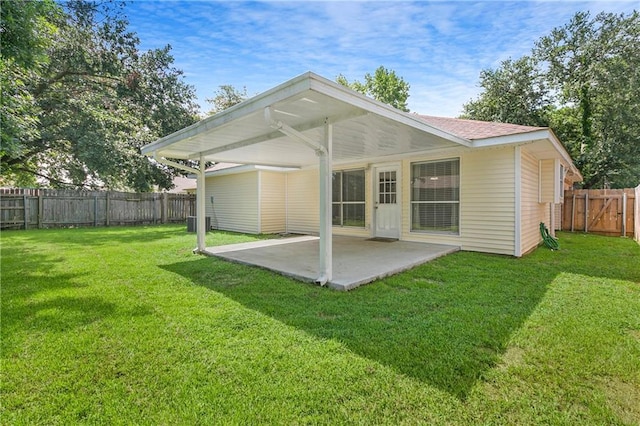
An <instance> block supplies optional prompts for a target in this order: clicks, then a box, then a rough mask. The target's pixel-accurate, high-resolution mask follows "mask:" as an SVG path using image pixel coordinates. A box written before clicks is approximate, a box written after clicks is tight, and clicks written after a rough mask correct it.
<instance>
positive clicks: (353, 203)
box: [332, 170, 365, 228]
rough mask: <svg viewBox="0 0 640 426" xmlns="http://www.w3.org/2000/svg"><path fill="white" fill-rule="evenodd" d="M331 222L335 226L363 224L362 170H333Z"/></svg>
mask: <svg viewBox="0 0 640 426" xmlns="http://www.w3.org/2000/svg"><path fill="white" fill-rule="evenodd" d="M332 177H333V187H332V190H333V205H332V210H333V211H332V222H333V224H334V225H336V226H355V227H359V228H364V226H365V218H364V213H365V181H364V170H345V171H339V172H333V176H332Z"/></svg>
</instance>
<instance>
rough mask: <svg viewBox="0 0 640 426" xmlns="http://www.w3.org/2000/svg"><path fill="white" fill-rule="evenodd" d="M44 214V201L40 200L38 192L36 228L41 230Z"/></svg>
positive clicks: (40, 195) (40, 194)
mask: <svg viewBox="0 0 640 426" xmlns="http://www.w3.org/2000/svg"><path fill="white" fill-rule="evenodd" d="M43 214H44V200H43V199H42V193H40V192H38V228H39V229H42V227H43V224H42V216H43Z"/></svg>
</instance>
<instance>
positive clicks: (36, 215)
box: [0, 188, 196, 229]
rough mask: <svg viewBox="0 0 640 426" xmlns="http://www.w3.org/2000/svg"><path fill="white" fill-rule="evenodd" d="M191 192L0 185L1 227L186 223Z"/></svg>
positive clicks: (190, 209) (191, 210) (191, 205)
mask: <svg viewBox="0 0 640 426" xmlns="http://www.w3.org/2000/svg"><path fill="white" fill-rule="evenodd" d="M195 211H196V200H195V196H194V195H191V194H169V193H128V192H115V191H109V192H102V191H71V190H43V189H20V188H0V228H2V229H29V228H55V227H68V226H110V225H142V224H156V223H173V222H178V223H179V222H182V223H184V222H185V221H186V219H187V216H193V215H195Z"/></svg>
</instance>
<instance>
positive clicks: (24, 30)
mask: <svg viewBox="0 0 640 426" xmlns="http://www.w3.org/2000/svg"><path fill="white" fill-rule="evenodd" d="M60 13H61V9H60V7H58V6H57V5H56V4H55V3H53V2H52V1H48V0H47V1H41V2H30V1H7V2H4V3H3V4H2V7H0V34H1V37H0V90H1V97H0V111H1V114H0V133H1V144H0V156H1V157H2V158H5V157H7V156H10V157H19V156H20V155H21V154H22V149H23V146H22V145H21V143H20V139H19V136H22V137H23V138H37V137H39V129H38V117H37V105H36V102H35V99H34V98H33V96H32V95H31V93H30V91H29V87H28V85H27V82H28V81H29V80H31V79H33V78H34V77H35V76H36V75H37V73H38V72H39V71H40V70H41V69H42V68H43V67H44V66H45V65H46V63H47V59H48V57H47V48H48V47H49V46H50V44H51V43H50V40H52V39H53V36H54V34H55V32H56V30H57V27H56V26H55V24H54V22H55V21H56V20H57V19H58V17H59V15H60ZM25 178H26V179H20V180H19V183H20V184H24V185H33V184H34V183H35V180H34V179H33V177H32V176H25Z"/></svg>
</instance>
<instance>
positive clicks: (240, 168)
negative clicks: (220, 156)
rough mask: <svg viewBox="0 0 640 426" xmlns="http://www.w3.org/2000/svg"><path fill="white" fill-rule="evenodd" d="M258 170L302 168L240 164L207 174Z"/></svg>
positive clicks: (271, 170) (291, 170)
mask: <svg viewBox="0 0 640 426" xmlns="http://www.w3.org/2000/svg"><path fill="white" fill-rule="evenodd" d="M256 170H262V171H267V172H293V171H296V170H300V168H299V167H275V166H262V165H259V164H240V165H238V166H235V167H229V168H226V169H222V170H212V171H210V172H206V173H205V176H206V177H212V176H224V175H236V174H239V173H247V172H253V171H256Z"/></svg>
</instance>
